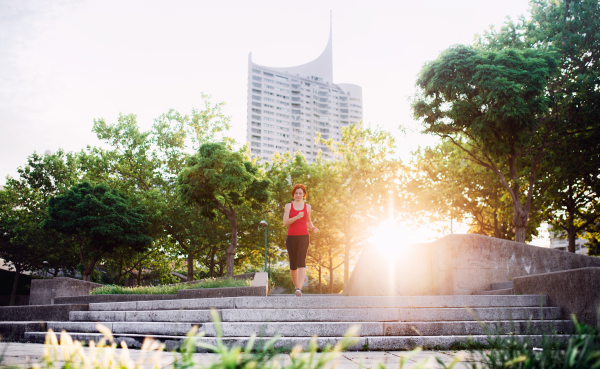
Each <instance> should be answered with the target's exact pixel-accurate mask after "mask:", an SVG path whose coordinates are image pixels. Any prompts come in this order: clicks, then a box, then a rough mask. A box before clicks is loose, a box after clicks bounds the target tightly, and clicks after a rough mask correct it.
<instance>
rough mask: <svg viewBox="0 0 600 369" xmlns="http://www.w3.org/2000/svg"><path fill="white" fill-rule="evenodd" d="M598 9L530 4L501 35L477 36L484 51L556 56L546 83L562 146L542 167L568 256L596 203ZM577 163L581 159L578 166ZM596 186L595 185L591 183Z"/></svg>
mask: <svg viewBox="0 0 600 369" xmlns="http://www.w3.org/2000/svg"><path fill="white" fill-rule="evenodd" d="M598 29H600V4H599V3H598V2H594V1H582V0H568V1H563V0H561V1H546V0H535V1H532V2H531V14H530V17H528V18H525V17H521V18H520V20H519V21H518V22H516V23H515V22H513V21H511V20H508V21H507V22H506V23H505V24H504V25H503V26H502V27H501V28H500V29H499V30H495V29H491V30H490V31H488V32H486V33H485V34H484V35H483V36H480V37H479V39H478V41H477V43H476V45H477V47H479V48H481V49H484V50H502V49H504V48H507V47H510V48H519V49H528V48H535V49H541V50H550V51H553V52H555V54H556V56H557V60H558V65H559V70H560V73H556V74H554V75H552V76H550V78H549V82H548V86H549V87H548V91H549V94H550V95H551V97H552V99H553V106H552V110H551V112H550V113H551V115H552V116H550V113H548V114H547V115H546V116H544V117H543V119H546V120H552V121H557V122H561V126H562V127H559V128H562V130H561V132H560V136H561V137H560V138H561V139H560V140H556V142H555V144H554V145H553V146H551V147H550V148H549V149H550V153H549V155H548V157H547V159H546V162H545V163H544V162H543V163H542V164H543V167H542V168H540V171H541V173H544V185H545V187H546V188H544V189H543V190H542V191H540V192H541V193H542V194H543V196H545V197H546V198H547V200H548V204H547V210H546V211H545V215H546V217H547V218H548V219H549V220H550V222H551V224H553V225H554V227H555V229H557V230H562V231H565V233H566V234H567V238H568V239H569V251H571V252H575V239H576V238H577V235H581V232H583V230H584V229H585V228H586V226H587V225H588V224H590V223H591V222H594V221H595V220H594V218H595V214H596V213H597V207H598V203H597V197H598V195H597V194H598V191H597V188H598V185H597V181H598V177H597V175H596V174H597V168H598V164H597V162H596V158H597V156H598V151H599V150H598V149H599V147H598V142H599V141H600V124H599V123H598V122H600V79H599V78H598V77H599V75H600V33H599V32H598ZM581 158H585V159H584V160H581ZM594 182H596V184H595V183H594Z"/></svg>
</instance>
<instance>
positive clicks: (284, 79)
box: [275, 76, 288, 81]
mask: <svg viewBox="0 0 600 369" xmlns="http://www.w3.org/2000/svg"><path fill="white" fill-rule="evenodd" d="M275 78H278V79H280V80H282V81H287V80H288V78H287V77H283V76H275Z"/></svg>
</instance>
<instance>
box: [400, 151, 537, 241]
mask: <svg viewBox="0 0 600 369" xmlns="http://www.w3.org/2000/svg"><path fill="white" fill-rule="evenodd" d="M411 164H412V165H411V170H412V175H411V180H409V181H408V182H407V186H406V192H408V193H409V194H410V195H411V198H410V200H409V201H407V203H408V206H407V209H406V210H407V211H408V212H410V214H411V215H412V216H418V217H420V218H423V219H425V218H426V219H427V220H429V221H430V223H431V222H432V221H433V223H434V224H435V223H436V222H439V221H441V222H443V224H448V222H449V223H450V225H452V224H453V222H454V221H461V220H462V221H464V220H468V221H469V222H470V229H469V232H470V233H478V234H483V235H486V236H492V237H496V238H503V239H514V225H513V223H512V221H511V218H512V217H511V215H512V214H511V213H512V211H511V202H510V199H508V198H507V197H508V196H507V195H506V191H504V187H503V186H502V183H501V182H500V180H499V179H498V176H497V175H496V174H494V173H493V172H491V171H489V170H487V169H486V168H484V167H482V166H479V165H472V163H471V161H470V160H469V157H468V155H467V154H466V153H465V152H464V151H462V150H461V149H459V148H458V147H456V146H455V145H453V144H452V143H450V142H442V143H440V144H438V145H436V146H435V147H434V148H424V149H419V150H417V151H416V152H414V153H413V161H412V163H411ZM534 200H536V199H534ZM538 202H539V201H534V206H535V207H534V209H537V208H539V207H540V204H538ZM541 220H542V216H541V213H539V212H535V211H534V212H533V216H530V220H529V222H528V225H527V227H528V228H527V239H528V240H529V239H531V237H532V236H533V235H535V234H537V227H538V226H539V224H540V222H541ZM444 227H445V225H444ZM445 231H446V229H444V230H443V233H446V232H445ZM452 231H453V230H452V229H450V233H453V232H452Z"/></svg>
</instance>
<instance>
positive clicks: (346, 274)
mask: <svg viewBox="0 0 600 369" xmlns="http://www.w3.org/2000/svg"><path fill="white" fill-rule="evenodd" d="M350 240H351V239H350V237H344V288H346V283H348V278H350Z"/></svg>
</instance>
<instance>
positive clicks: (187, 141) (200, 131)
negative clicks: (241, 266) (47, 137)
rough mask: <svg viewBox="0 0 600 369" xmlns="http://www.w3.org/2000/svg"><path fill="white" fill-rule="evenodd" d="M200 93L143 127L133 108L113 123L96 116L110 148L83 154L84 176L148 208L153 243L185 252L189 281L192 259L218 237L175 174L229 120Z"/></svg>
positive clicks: (99, 131)
mask: <svg viewBox="0 0 600 369" xmlns="http://www.w3.org/2000/svg"><path fill="white" fill-rule="evenodd" d="M202 98H203V99H204V107H203V109H199V110H198V109H193V110H192V112H191V113H190V114H185V115H184V114H180V113H178V112H176V111H174V110H170V111H169V112H167V113H165V114H162V115H161V116H160V117H158V118H157V119H156V120H155V122H154V124H153V126H152V129H151V130H149V131H145V132H144V131H142V130H141V129H140V127H139V124H138V122H137V118H136V116H135V115H133V114H130V115H120V116H119V118H118V121H117V123H114V124H108V123H107V122H106V121H105V120H104V119H102V118H101V119H97V120H95V121H94V129H93V131H94V132H95V133H96V135H97V136H98V138H99V139H100V140H102V141H104V142H106V143H107V144H108V145H110V147H111V149H110V150H104V149H101V148H88V150H87V153H84V154H82V157H83V160H82V166H83V167H84V168H85V170H86V179H88V180H91V181H94V182H104V183H108V184H110V185H111V186H112V187H115V188H118V189H119V190H121V191H123V192H125V193H127V194H130V195H134V196H135V199H136V201H138V202H140V204H143V205H145V206H146V207H147V208H148V209H149V214H150V217H149V221H150V223H151V232H150V234H151V235H152V237H153V238H154V239H155V245H154V247H158V248H162V249H163V251H164V252H167V251H168V252H169V253H171V250H173V251H174V253H175V254H177V255H181V256H183V257H185V258H186V259H187V278H188V281H192V280H194V260H195V259H197V258H199V257H201V258H204V255H205V254H209V253H211V252H212V251H215V250H216V249H219V247H218V245H213V244H211V242H214V240H215V239H217V238H218V236H217V235H216V234H215V231H216V229H217V228H218V227H215V225H214V224H210V222H208V221H207V219H205V218H203V217H202V216H201V215H200V212H199V210H198V208H197V207H196V206H190V205H188V204H184V203H183V202H182V201H181V200H180V198H179V196H178V194H177V191H176V186H175V182H176V178H177V176H178V175H179V173H180V172H181V170H182V169H183V168H184V166H185V159H186V157H187V155H188V152H189V151H190V150H198V148H199V147H200V145H201V144H202V143H204V142H206V141H210V140H214V139H215V138H216V137H218V136H219V134H220V133H221V132H223V131H225V130H227V129H228V128H229V120H230V118H229V117H227V116H225V115H223V113H222V111H221V109H222V107H223V105H224V103H217V104H212V103H211V102H210V97H209V96H206V95H202ZM157 242H160V244H157ZM119 263H120V261H117V262H113V263H111V265H113V266H115V265H120V264H119ZM213 266H214V265H213Z"/></svg>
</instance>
